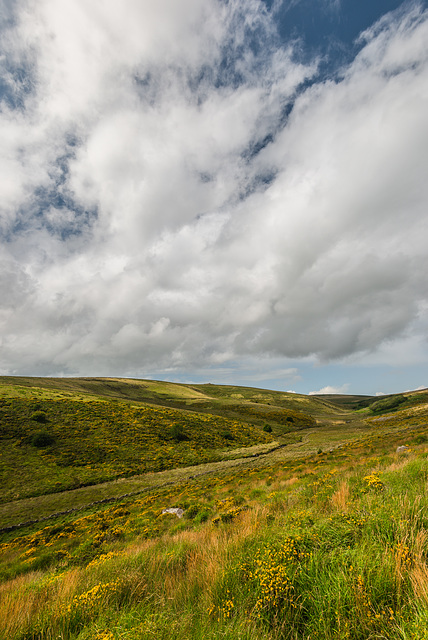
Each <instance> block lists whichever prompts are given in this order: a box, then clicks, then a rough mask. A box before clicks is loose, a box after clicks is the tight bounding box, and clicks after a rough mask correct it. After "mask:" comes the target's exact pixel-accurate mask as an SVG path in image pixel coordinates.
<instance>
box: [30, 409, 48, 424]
mask: <svg viewBox="0 0 428 640" xmlns="http://www.w3.org/2000/svg"><path fill="white" fill-rule="evenodd" d="M31 420H35V421H36V422H41V423H45V422H47V421H48V417H47V415H46V413H45V412H44V411H34V413H32V414H31Z"/></svg>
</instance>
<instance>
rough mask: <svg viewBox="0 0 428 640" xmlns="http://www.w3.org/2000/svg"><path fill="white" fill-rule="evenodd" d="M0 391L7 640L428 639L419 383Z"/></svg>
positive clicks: (84, 383)
mask: <svg viewBox="0 0 428 640" xmlns="http://www.w3.org/2000/svg"><path fill="white" fill-rule="evenodd" d="M32 383H33V384H32ZM149 396H150V397H149ZM0 400H1V402H0V414H1V423H0V424H1V444H2V449H1V450H2V462H1V464H2V467H1V468H2V472H3V477H2V483H1V487H2V496H1V497H2V501H3V502H2V504H0V522H1V524H0V528H1V529H2V531H1V532H0V639H1V640H6V639H7V640H52V639H53V638H62V640H89V639H91V640H125V639H126V640H149V639H152V638H156V639H158V638H160V639H161V640H162V639H165V640H166V638H172V639H174V640H193V639H195V640H202V639H204V640H205V639H208V640H214V639H215V640H217V639H219V638H226V639H228V640H232V639H233V640H235V639H236V638H237V639H239V640H262V639H263V640H265V639H267V640H321V639H323V640H324V639H327V640H345V639H350V640H368V639H369V638H370V639H371V638H387V639H390V640H395V639H397V640H398V639H400V640H410V639H412V640H416V639H423V638H425V637H426V629H427V628H428V589H427V584H428V520H427V516H426V514H427V513H428V509H427V507H428V494H427V486H428V458H427V454H428V394H427V392H426V391H422V392H414V393H403V394H397V395H396V396H388V397H382V398H367V397H365V398H363V400H364V402H363V404H361V397H355V396H352V397H351V396H348V397H346V396H345V397H337V396H334V397H333V396H332V397H327V398H325V397H314V396H310V397H305V396H296V394H286V393H280V392H272V391H268V390H260V389H254V388H243V387H232V386H216V385H191V386H187V385H173V384H172V383H163V382H154V381H135V380H131V381H126V380H112V379H108V380H107V379H106V380H104V379H83V380H78V379H75V380H69V379H65V380H61V379H40V378H39V379H32V378H3V379H1V386H0ZM289 418H292V420H290V419H289ZM267 427H269V428H270V429H272V430H271V431H269V429H268V430H266V428H267ZM397 447H401V449H399V450H398V451H397ZM188 465H192V466H191V467H190V466H188ZM134 474H137V475H134ZM73 478H74V479H73ZM101 480H103V484H96V483H98V482H100V481H101ZM73 482H74V484H73ZM58 483H62V484H60V485H59V484H58ZM81 485H86V486H81ZM71 487H73V488H72V489H71ZM166 509H169V510H170V512H165V510H166ZM177 509H179V510H180V511H179V515H180V516H182V517H178V516H177V513H176V512H175V511H174V510H177Z"/></svg>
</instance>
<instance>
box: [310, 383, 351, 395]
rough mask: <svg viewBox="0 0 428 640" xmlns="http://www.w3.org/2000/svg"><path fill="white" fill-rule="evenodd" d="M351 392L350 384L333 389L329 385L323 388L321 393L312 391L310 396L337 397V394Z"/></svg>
mask: <svg viewBox="0 0 428 640" xmlns="http://www.w3.org/2000/svg"><path fill="white" fill-rule="evenodd" d="M348 391H349V384H348V383H345V384H342V386H341V387H332V386H329V385H327V386H326V387H323V388H322V389H320V390H319V391H310V392H309V394H308V395H310V396H319V395H337V394H343V393H344V394H346V393H348Z"/></svg>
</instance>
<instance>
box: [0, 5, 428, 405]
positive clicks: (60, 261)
mask: <svg viewBox="0 0 428 640" xmlns="http://www.w3.org/2000/svg"><path fill="white" fill-rule="evenodd" d="M427 43H428V6H427V2H426V1H425V2H422V1H407V2H404V3H402V2H396V1H393V0H391V1H388V0H376V2H373V0H358V1H357V0H266V1H264V2H263V1H262V0H181V1H180V2H177V0H157V1H156V2H153V1H152V0H122V1H121V2H116V1H115V0H91V2H87V0H0V374H1V375H35V376H120V377H133V378H153V379H158V380H170V381H173V382H183V383H184V382H185V383H198V382H212V383H217V384H236V385H245V386H254V387H263V388H270V389H278V390H282V391H294V392H297V393H305V394H309V393H315V392H321V393H349V394H368V395H376V394H378V395H381V394H387V393H397V392H401V391H406V390H410V389H417V388H424V387H428V343H427V337H428V278H427V276H426V274H427V271H428V268H427V267H428V264H427V262H428V261H427V252H428V250H427V246H428V242H427V240H428V179H427V178H428V46H427Z"/></svg>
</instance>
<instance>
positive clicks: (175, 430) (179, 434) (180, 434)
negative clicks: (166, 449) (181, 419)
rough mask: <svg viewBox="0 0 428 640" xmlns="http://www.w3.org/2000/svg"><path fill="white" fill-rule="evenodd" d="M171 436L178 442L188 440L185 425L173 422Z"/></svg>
mask: <svg viewBox="0 0 428 640" xmlns="http://www.w3.org/2000/svg"><path fill="white" fill-rule="evenodd" d="M171 437H172V439H173V440H175V441H176V442H182V441H183V440H188V439H189V438H188V436H187V435H186V434H185V433H184V429H183V426H182V425H181V424H177V423H176V424H173V425H172V427H171Z"/></svg>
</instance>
